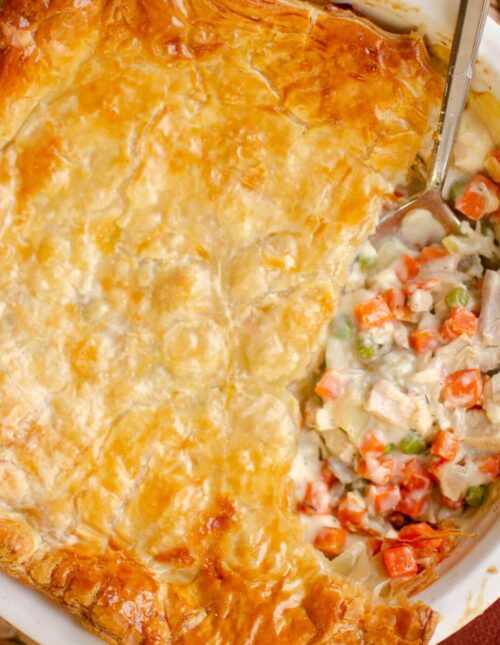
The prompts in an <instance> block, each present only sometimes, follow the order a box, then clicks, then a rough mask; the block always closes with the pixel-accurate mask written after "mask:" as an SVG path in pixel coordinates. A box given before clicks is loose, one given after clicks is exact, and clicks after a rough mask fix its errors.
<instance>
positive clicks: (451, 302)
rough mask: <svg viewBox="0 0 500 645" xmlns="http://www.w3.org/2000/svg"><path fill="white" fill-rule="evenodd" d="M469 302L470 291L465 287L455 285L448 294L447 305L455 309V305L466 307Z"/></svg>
mask: <svg viewBox="0 0 500 645" xmlns="http://www.w3.org/2000/svg"><path fill="white" fill-rule="evenodd" d="M468 302H469V292H468V291H467V289H466V288H465V287H455V288H454V289H452V290H451V291H450V292H449V293H448V295H447V296H446V305H447V306H448V307H449V308H450V309H453V308H454V307H465V306H466V305H467V303H468Z"/></svg>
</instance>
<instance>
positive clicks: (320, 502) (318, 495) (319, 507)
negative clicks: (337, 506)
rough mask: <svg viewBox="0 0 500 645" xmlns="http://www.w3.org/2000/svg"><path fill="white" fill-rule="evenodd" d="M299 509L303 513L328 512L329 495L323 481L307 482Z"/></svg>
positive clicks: (325, 513) (318, 513)
mask: <svg viewBox="0 0 500 645" xmlns="http://www.w3.org/2000/svg"><path fill="white" fill-rule="evenodd" d="M299 511H301V512H302V513H305V515H327V514H328V513H329V512H330V495H329V493H328V486H327V485H326V484H325V482H324V481H321V480H320V481H315V482H309V483H308V484H307V487H306V493H305V495H304V499H303V501H302V502H300V503H299Z"/></svg>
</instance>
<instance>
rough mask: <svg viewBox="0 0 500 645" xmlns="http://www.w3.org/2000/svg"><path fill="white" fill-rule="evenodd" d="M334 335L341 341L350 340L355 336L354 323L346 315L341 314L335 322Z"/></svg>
mask: <svg viewBox="0 0 500 645" xmlns="http://www.w3.org/2000/svg"><path fill="white" fill-rule="evenodd" d="M333 333H334V334H335V336H336V337H337V338H340V340H349V339H350V338H352V335H353V334H354V322H353V321H352V319H351V318H349V316H347V315H346V314H340V316H337V317H336V318H335V320H334V321H333Z"/></svg>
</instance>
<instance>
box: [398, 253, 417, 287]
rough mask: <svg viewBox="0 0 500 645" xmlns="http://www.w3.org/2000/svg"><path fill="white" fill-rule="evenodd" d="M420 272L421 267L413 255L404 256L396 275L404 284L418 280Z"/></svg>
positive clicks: (399, 262) (399, 261)
mask: <svg viewBox="0 0 500 645" xmlns="http://www.w3.org/2000/svg"><path fill="white" fill-rule="evenodd" d="M419 272H420V265H419V263H418V262H417V261H416V260H415V258H412V257H411V255H403V257H402V258H400V260H398V263H397V265H396V275H397V276H398V278H399V280H400V281H401V282H402V283H403V284H404V283H405V282H408V280H413V278H416V277H417V275H418V274H419Z"/></svg>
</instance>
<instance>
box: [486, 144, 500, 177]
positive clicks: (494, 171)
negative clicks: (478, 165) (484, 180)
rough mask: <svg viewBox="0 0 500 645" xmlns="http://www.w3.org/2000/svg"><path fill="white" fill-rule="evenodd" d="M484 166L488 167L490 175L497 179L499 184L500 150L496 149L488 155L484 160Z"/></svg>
mask: <svg viewBox="0 0 500 645" xmlns="http://www.w3.org/2000/svg"><path fill="white" fill-rule="evenodd" d="M484 167H485V168H486V170H487V172H488V175H489V176H490V177H491V178H492V179H493V181H495V182H496V183H497V184H499V183H500V150H494V151H493V152H490V154H489V155H488V156H487V157H486V161H485V162H484Z"/></svg>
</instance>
